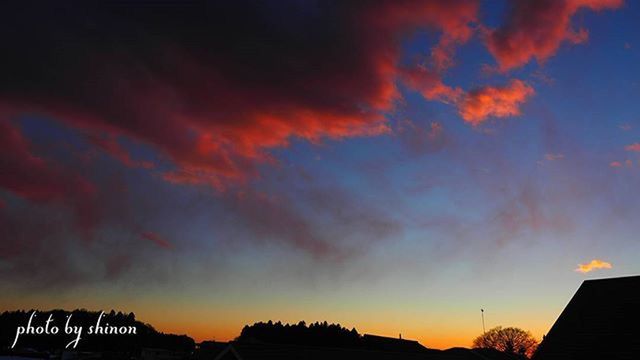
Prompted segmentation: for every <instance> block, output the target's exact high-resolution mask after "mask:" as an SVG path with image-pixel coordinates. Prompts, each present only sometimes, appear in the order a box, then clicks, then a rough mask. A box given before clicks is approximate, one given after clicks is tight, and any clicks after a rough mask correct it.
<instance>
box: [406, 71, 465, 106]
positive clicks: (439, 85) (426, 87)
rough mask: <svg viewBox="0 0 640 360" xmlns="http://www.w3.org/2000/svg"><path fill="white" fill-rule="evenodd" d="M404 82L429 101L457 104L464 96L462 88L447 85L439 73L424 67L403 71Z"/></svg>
mask: <svg viewBox="0 0 640 360" xmlns="http://www.w3.org/2000/svg"><path fill="white" fill-rule="evenodd" d="M402 80H403V81H404V83H405V84H406V85H407V86H408V87H409V88H411V89H412V90H415V91H418V92H419V93H420V94H422V96H423V97H424V98H425V99H427V100H438V101H442V102H445V103H455V102H457V101H458V100H459V99H460V98H461V97H462V95H463V94H464V91H463V90H462V89H460V88H457V87H456V88H452V87H450V86H448V85H445V84H444V83H443V82H442V79H441V77H440V75H439V74H438V73H436V72H434V71H431V70H429V69H427V68H426V67H423V66H419V67H417V68H415V69H411V70H406V69H405V70H403V71H402Z"/></svg>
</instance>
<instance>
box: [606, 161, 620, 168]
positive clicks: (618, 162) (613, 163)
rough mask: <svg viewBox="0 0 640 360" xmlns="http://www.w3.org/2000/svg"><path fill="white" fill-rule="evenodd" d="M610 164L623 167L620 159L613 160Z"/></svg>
mask: <svg viewBox="0 0 640 360" xmlns="http://www.w3.org/2000/svg"><path fill="white" fill-rule="evenodd" d="M609 166H611V167H614V168H619V167H622V163H621V162H620V161H612V162H611V163H610V164H609Z"/></svg>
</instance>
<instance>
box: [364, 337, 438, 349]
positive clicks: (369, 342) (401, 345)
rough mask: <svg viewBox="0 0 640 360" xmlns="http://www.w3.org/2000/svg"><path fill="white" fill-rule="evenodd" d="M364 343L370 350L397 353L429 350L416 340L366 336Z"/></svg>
mask: <svg viewBox="0 0 640 360" xmlns="http://www.w3.org/2000/svg"><path fill="white" fill-rule="evenodd" d="M362 343H363V344H364V347H365V348H366V349H368V350H381V351H396V352H423V351H425V350H427V348H426V347H424V346H423V345H422V344H420V343H419V342H417V341H415V340H405V339H399V338H391V337H385V336H378V335H370V334H364V335H363V336H362Z"/></svg>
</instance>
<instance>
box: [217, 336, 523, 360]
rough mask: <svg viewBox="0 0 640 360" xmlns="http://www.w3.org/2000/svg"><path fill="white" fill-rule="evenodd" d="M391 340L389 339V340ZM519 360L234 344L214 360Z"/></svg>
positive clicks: (495, 354)
mask: <svg viewBox="0 0 640 360" xmlns="http://www.w3.org/2000/svg"><path fill="white" fill-rule="evenodd" d="M387 339H389V338H387ZM394 340H396V339H394ZM359 359H363V360H516V359H518V358H516V357H514V356H512V355H508V354H505V353H501V352H499V351H496V350H491V349H463V348H454V349H449V350H432V349H427V348H424V347H423V350H421V351H384V350H370V349H357V348H331V347H318V346H302V345H284V344H265V343H239V342H232V343H229V346H228V347H227V348H226V349H225V350H223V351H222V352H221V353H220V354H218V356H217V357H215V358H214V359H213V360H359Z"/></svg>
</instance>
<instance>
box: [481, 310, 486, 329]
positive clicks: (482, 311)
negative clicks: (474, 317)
mask: <svg viewBox="0 0 640 360" xmlns="http://www.w3.org/2000/svg"><path fill="white" fill-rule="evenodd" d="M480 316H482V333H483V334H486V333H487V331H486V330H485V329H484V309H480Z"/></svg>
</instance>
